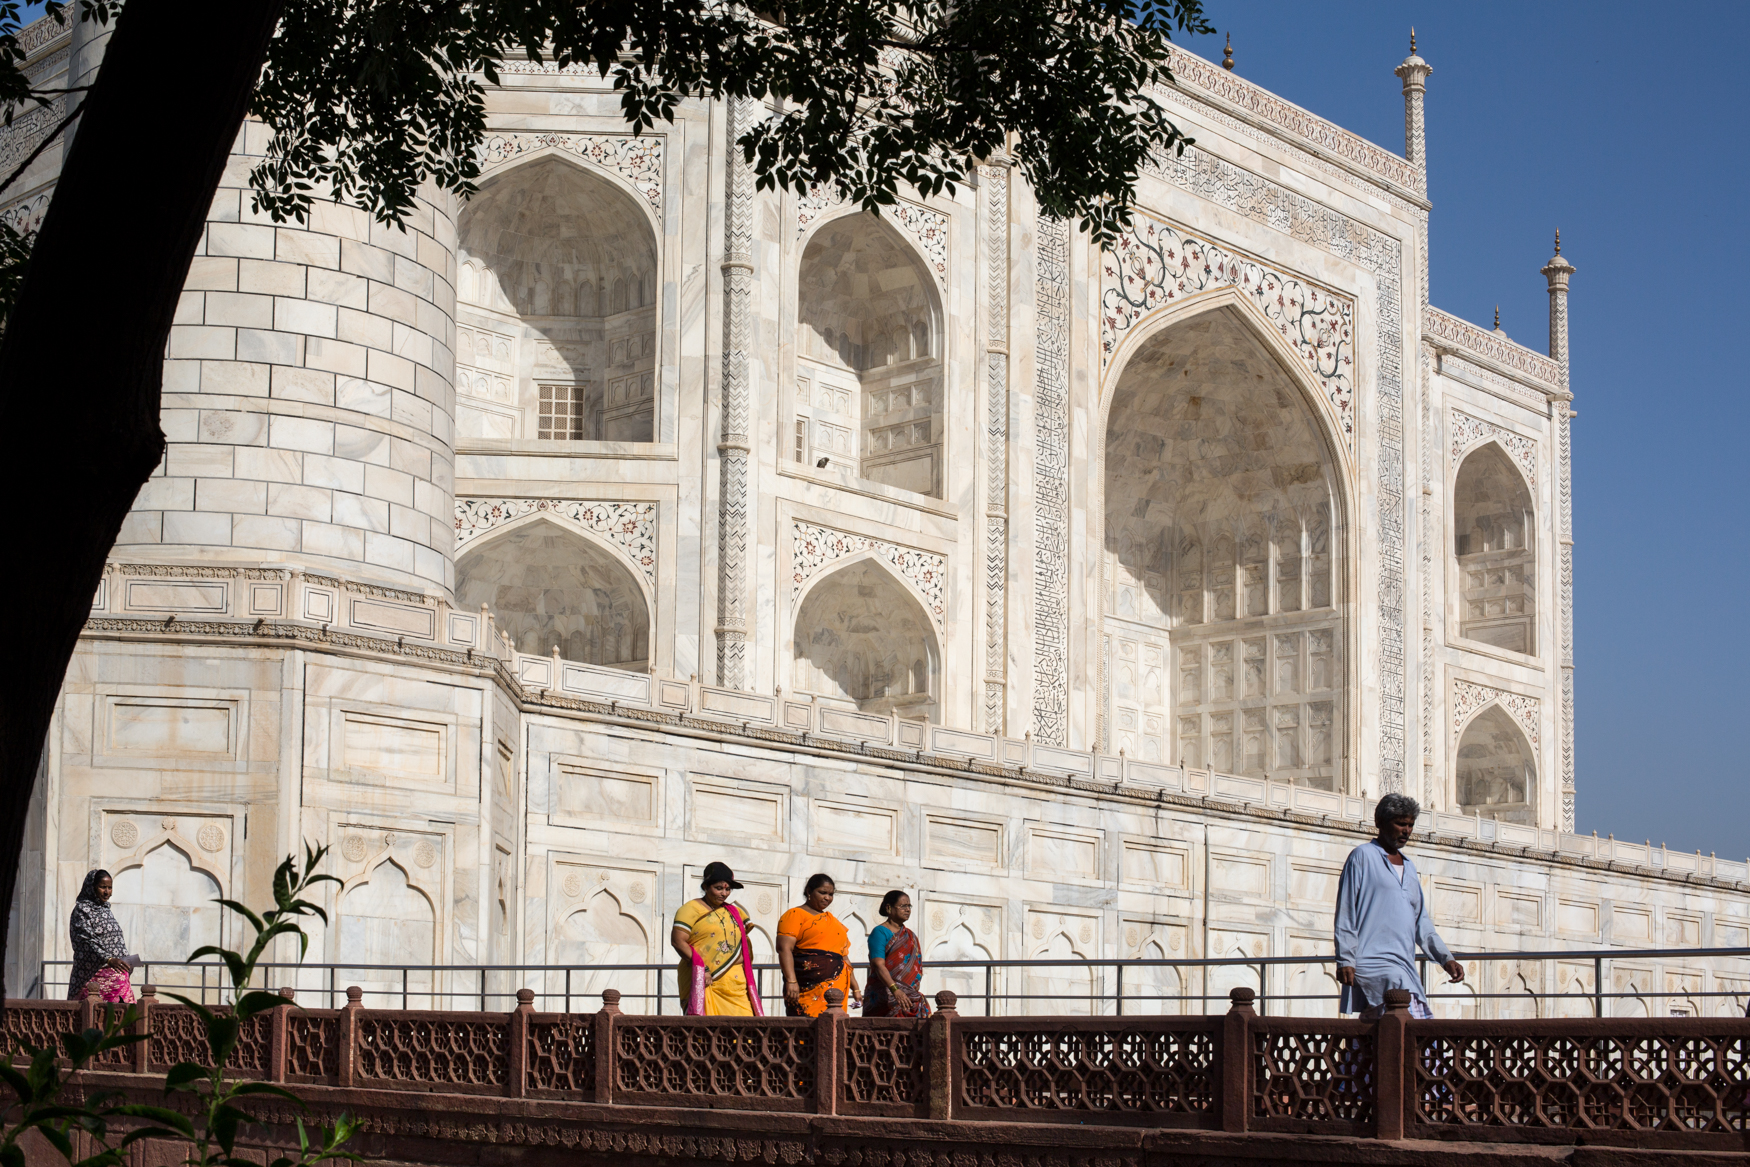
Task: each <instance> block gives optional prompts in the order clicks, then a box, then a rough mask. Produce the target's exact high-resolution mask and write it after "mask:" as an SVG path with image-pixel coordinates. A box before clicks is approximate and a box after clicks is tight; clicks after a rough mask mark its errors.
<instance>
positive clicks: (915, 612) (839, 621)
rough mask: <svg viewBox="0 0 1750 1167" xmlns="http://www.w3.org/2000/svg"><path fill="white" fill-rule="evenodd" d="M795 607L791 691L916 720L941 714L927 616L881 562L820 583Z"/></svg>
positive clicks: (862, 562) (843, 570) (862, 563)
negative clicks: (794, 690)
mask: <svg viewBox="0 0 1750 1167" xmlns="http://www.w3.org/2000/svg"><path fill="white" fill-rule="evenodd" d="M801 599H802V602H801V604H800V606H798V607H797V609H796V622H795V632H794V637H795V639H794V646H795V655H794V666H793V671H792V687H793V688H794V689H796V690H798V691H800V692H805V693H813V694H815V695H817V696H820V697H825V698H829V699H836V700H841V701H849V702H854V703H855V704H856V706H857V708H858V709H859V710H861V711H863V712H865V713H883V714H885V713H894V714H896V715H898V716H900V717H904V718H908V719H911V720H915V721H932V722H933V721H936V720H938V719H939V715H940V697H939V692H938V689H939V684H940V681H939V673H940V659H941V655H940V652H939V651H938V649H937V645H936V635H935V629H934V628H933V626H932V625H931V623H930V618H929V615H928V613H926V612H925V611H924V606H923V605H922V604H920V603H919V602H918V600H917V598H916V597H915V596H913V595H912V593H911V591H910V590H909V589H908V588H907V587H906V586H905V585H904V584H902V583H900V582H899V580H898V579H896V578H895V577H894V576H893V574H892V573H891V572H889V571H888V570H887V569H886V568H885V567H883V566H881V564H880V562H879V561H878V560H875V559H872V558H864V559H857V560H852V561H851V562H849V563H846V564H844V565H843V566H841V567H836V568H834V569H833V570H832V571H831V572H829V573H828V574H826V575H824V576H822V577H820V578H819V579H818V580H816V581H815V582H814V584H813V585H812V586H811V587H810V588H809V589H808V590H807V591H806V592H805V593H803V595H802V598H801Z"/></svg>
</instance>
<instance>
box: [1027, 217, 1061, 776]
mask: <svg viewBox="0 0 1750 1167" xmlns="http://www.w3.org/2000/svg"><path fill="white" fill-rule="evenodd" d="M1034 239H1035V246H1036V248H1037V255H1036V257H1035V260H1034V278H1033V299H1034V322H1035V324H1034V338H1033V341H1034V345H1033V347H1034V355H1033V416H1034V432H1033V542H1034V545H1033V740H1034V741H1037V742H1041V743H1043V744H1045V745H1051V746H1061V745H1065V744H1067V743H1068V740H1069V620H1070V616H1069V574H1070V565H1069V224H1068V223H1065V222H1063V221H1062V220H1057V219H1046V218H1041V219H1040V220H1039V223H1038V226H1037V228H1036V229H1035V231H1034Z"/></svg>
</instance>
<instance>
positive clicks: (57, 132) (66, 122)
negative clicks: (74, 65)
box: [0, 98, 85, 191]
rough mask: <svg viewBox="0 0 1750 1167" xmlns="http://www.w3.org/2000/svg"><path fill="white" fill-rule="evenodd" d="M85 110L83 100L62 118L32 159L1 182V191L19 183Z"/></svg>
mask: <svg viewBox="0 0 1750 1167" xmlns="http://www.w3.org/2000/svg"><path fill="white" fill-rule="evenodd" d="M84 108H85V100H84V99H83V98H81V99H80V100H79V104H78V105H76V106H74V107H73V112H72V113H70V114H68V115H67V116H66V117H64V118H62V119H61V124H60V125H58V126H56V127H55V128H54V129H53V130H50V131H49V132H48V134H46V135H44V137H43V140H42V141H40V142H38V143H37V144H36V149H34V150H32V151H31V152H30V157H28V158H26V159H25V160H24V161H23V162H20V163H19V164H18V169H16V170H14V171H13V172H12V173H11V174H9V175H7V176H6V181H5V182H0V191H3V190H5V189H6V188H7V187H9V186H11V185H12V184H13V183H15V182H17V181H18V180H19V178H20V177H22V176H23V174H24V172H25V171H26V170H29V169H30V164H31V163H32V162H35V161H36V160H37V158H38V156H40V155H41V154H42V152H43V151H44V150H47V149H48V148H49V143H50V142H52V141H54V140H55V139H56V138H58V137H60V136H61V131H62V130H64V129H66V128H67V127H68V126H70V125H72V124H73V119H74V118H76V117H78V116H79V114H80V112H81V111H82V110H84Z"/></svg>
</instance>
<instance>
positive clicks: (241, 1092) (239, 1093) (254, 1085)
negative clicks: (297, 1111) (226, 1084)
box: [231, 1082, 308, 1109]
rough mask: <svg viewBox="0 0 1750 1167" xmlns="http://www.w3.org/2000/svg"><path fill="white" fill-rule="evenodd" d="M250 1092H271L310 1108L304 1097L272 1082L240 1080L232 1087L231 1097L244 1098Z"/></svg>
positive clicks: (294, 1103) (298, 1105) (275, 1095)
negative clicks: (305, 1104)
mask: <svg viewBox="0 0 1750 1167" xmlns="http://www.w3.org/2000/svg"><path fill="white" fill-rule="evenodd" d="M250 1094H271V1095H273V1096H274V1097H275V1098H284V1099H285V1100H286V1101H287V1102H290V1103H292V1104H293V1105H294V1106H297V1107H299V1108H301V1109H308V1108H307V1107H305V1106H304V1100H303V1099H302V1098H299V1097H298V1096H297V1095H296V1094H293V1093H292V1092H291V1091H290V1090H287V1089H286V1088H285V1087H283V1086H275V1085H274V1084H273V1083H271V1082H239V1083H237V1085H235V1086H233V1087H232V1088H231V1097H233V1098H242V1097H244V1096H246V1095H250Z"/></svg>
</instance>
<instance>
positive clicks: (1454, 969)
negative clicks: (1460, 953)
mask: <svg viewBox="0 0 1750 1167" xmlns="http://www.w3.org/2000/svg"><path fill="white" fill-rule="evenodd" d="M1441 967H1442V968H1444V969H1445V970H1446V975H1447V976H1449V977H1451V978H1452V980H1451V981H1450V982H1449V983H1451V984H1454V985H1456V984H1458V983H1459V982H1460V981H1462V980H1464V965H1462V964H1460V963H1458V961H1456V960H1449V961H1447V962H1446V963H1445V964H1443V965H1441Z"/></svg>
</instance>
